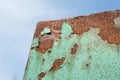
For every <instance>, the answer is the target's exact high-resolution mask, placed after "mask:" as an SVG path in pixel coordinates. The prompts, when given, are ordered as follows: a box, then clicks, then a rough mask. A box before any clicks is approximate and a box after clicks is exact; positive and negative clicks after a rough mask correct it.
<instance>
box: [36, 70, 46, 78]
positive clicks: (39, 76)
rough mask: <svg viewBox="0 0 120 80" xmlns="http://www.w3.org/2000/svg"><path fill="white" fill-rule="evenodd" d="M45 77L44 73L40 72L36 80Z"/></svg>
mask: <svg viewBox="0 0 120 80" xmlns="http://www.w3.org/2000/svg"><path fill="white" fill-rule="evenodd" d="M45 75H46V72H41V73H40V74H39V75H38V80H42V78H43V77H45Z"/></svg>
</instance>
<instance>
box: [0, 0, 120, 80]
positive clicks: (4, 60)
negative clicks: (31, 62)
mask: <svg viewBox="0 0 120 80" xmlns="http://www.w3.org/2000/svg"><path fill="white" fill-rule="evenodd" d="M116 9H120V0H0V37H1V38H0V45H1V46H0V80H15V78H17V80H22V79H23V74H24V69H25V66H26V62H27V59H28V55H29V50H30V46H31V43H32V38H33V35H34V32H35V28H36V24H37V22H39V21H44V20H54V19H62V18H68V17H74V16H80V15H87V14H92V13H97V12H102V11H110V10H116Z"/></svg>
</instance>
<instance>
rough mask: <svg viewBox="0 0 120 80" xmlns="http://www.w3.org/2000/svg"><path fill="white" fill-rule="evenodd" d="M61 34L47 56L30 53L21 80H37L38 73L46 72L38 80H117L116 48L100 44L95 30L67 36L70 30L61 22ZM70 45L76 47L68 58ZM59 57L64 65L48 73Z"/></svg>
mask: <svg viewBox="0 0 120 80" xmlns="http://www.w3.org/2000/svg"><path fill="white" fill-rule="evenodd" d="M61 33H62V37H61V39H59V40H58V41H55V42H54V45H53V47H52V48H51V52H49V51H46V53H44V54H40V53H38V52H36V51H35V49H31V51H30V56H29V61H28V67H27V71H26V73H25V77H24V80H38V75H39V74H40V73H41V72H46V75H45V76H44V77H43V78H42V80H120V45H115V44H111V45H110V44H108V43H107V42H106V41H103V40H102V39H101V37H99V36H98V33H99V28H92V29H90V30H89V31H88V32H84V33H83V34H82V35H81V36H80V35H76V34H72V35H71V33H73V31H72V28H71V26H70V25H69V24H68V23H66V22H64V23H63V25H62V29H61ZM69 35H71V36H69ZM74 44H78V48H77V52H76V53H75V54H71V48H72V47H73V45H74ZM62 57H65V61H64V62H63V64H62V65H60V67H59V69H57V70H56V71H50V69H51V67H52V66H53V63H54V61H55V60H56V59H61V58H62ZM43 59H44V60H43Z"/></svg>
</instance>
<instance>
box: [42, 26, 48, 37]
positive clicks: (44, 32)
mask: <svg viewBox="0 0 120 80" xmlns="http://www.w3.org/2000/svg"><path fill="white" fill-rule="evenodd" d="M46 33H50V28H48V27H45V28H44V30H43V31H42V32H41V35H43V34H46Z"/></svg>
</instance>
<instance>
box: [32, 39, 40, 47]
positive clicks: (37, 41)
mask: <svg viewBox="0 0 120 80" xmlns="http://www.w3.org/2000/svg"><path fill="white" fill-rule="evenodd" d="M38 43H39V38H34V39H33V42H32V47H36V46H38Z"/></svg>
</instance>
